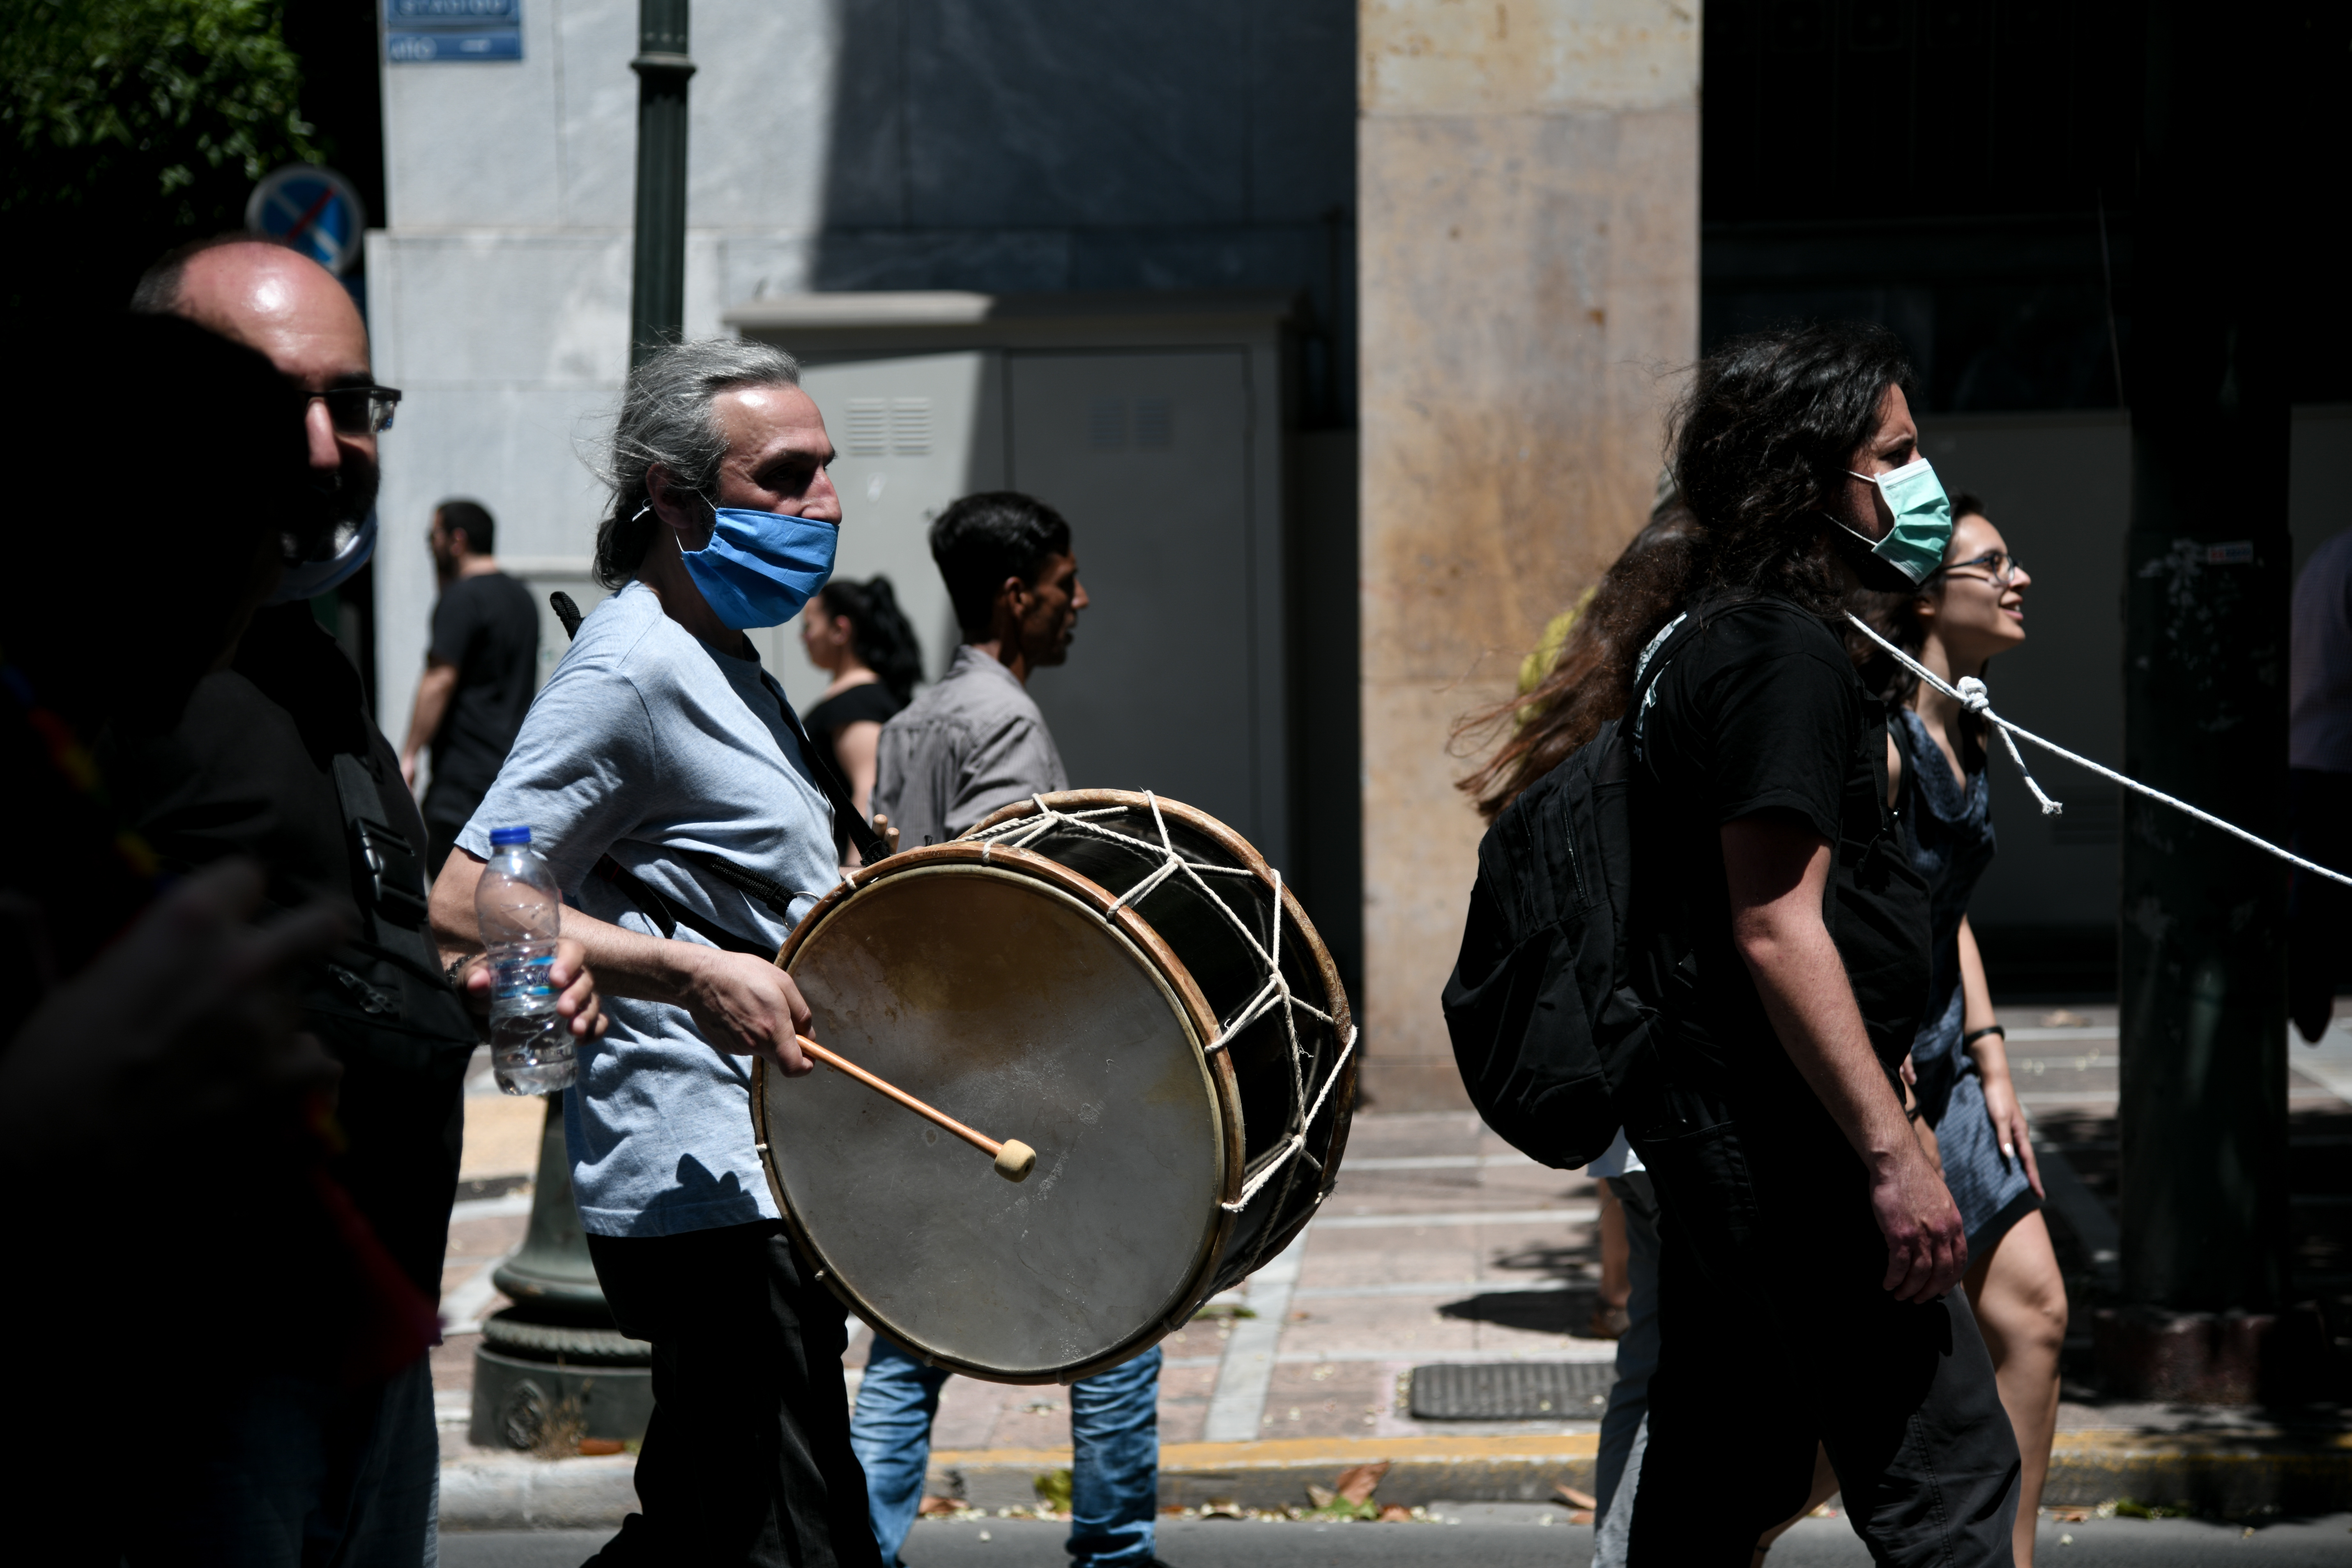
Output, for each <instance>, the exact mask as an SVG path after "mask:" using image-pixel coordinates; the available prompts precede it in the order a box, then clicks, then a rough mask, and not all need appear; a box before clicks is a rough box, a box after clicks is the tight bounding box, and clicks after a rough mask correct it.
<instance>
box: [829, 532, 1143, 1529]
mask: <svg viewBox="0 0 2352 1568" xmlns="http://www.w3.org/2000/svg"><path fill="white" fill-rule="evenodd" d="M931 558H932V559H933V560H934V561H936V562H938V563H939V566H940V575H941V576H942V577H944V578H946V579H947V585H948V597H949V598H950V600H951V601H953V603H954V605H955V612H956V621H957V623H958V625H960V626H961V627H962V629H963V637H964V641H963V646H961V647H959V648H957V649H956V656H955V662H954V663H952V664H950V666H949V667H948V673H947V676H946V678H945V679H942V680H940V683H939V684H938V685H936V686H933V687H931V688H930V689H929V690H927V691H924V692H923V693H921V694H920V695H919V696H918V697H917V698H916V699H915V700H914V701H913V702H912V703H910V704H909V705H908V708H907V709H906V710H905V711H904V712H902V713H900V714H898V716H897V717H896V718H894V719H892V720H891V721H889V722H888V723H887V724H885V725H883V726H882V740H881V743H880V748H879V754H878V756H877V759H876V776H875V781H874V809H875V810H877V812H881V813H883V814H884V815H886V816H888V817H889V819H890V821H891V823H892V824H893V825H894V826H897V827H898V830H899V832H900V834H901V837H900V839H899V847H900V848H902V849H908V848H913V847H916V846H918V845H922V844H936V843H941V842H944V841H945V840H947V839H950V838H952V837H955V836H956V835H957V834H960V833H961V832H963V831H964V830H965V829H966V828H968V827H970V826H971V825H972V824H974V823H975V822H978V821H979V820H980V819H981V818H982V817H983V816H987V815H988V814H989V813H990V812H992V811H994V810H995V809H996V808H997V807H999V806H1001V805H1009V804H1011V803H1012V802H1013V801H1018V800H1026V799H1028V798H1029V796H1031V795H1045V794H1049V793H1051V792H1052V791H1055V790H1060V789H1067V788H1068V787H1069V782H1070V781H1069V779H1068V777H1067V776H1066V774H1065V773H1063V771H1062V756H1061V753H1060V752H1057V751H1055V749H1054V737H1053V735H1052V734H1051V733H1049V732H1048V731H1047V730H1046V728H1045V716H1044V715H1042V714H1041V713H1039V712H1038V711H1037V704H1036V703H1035V702H1034V701H1033V700H1031V699H1030V696H1029V692H1028V680H1029V675H1030V672H1031V671H1033V670H1035V669H1039V668H1044V667H1045V666H1046V665H1053V664H1059V663H1061V662H1062V661H1063V660H1064V659H1066V658H1068V657H1069V652H1070V638H1071V637H1072V636H1073V635H1075V634H1076V630H1077V625H1078V612H1079V611H1080V610H1083V609H1085V608H1086V607H1087V591H1086V589H1085V588H1084V587H1083V586H1081V585H1080V584H1079V582H1078V563H1077V557H1076V555H1075V554H1073V553H1072V552H1071V549H1070V525H1069V524H1068V523H1066V522H1065V521H1062V519H1061V517H1060V515H1059V514H1057V513H1056V512H1055V510H1054V509H1053V508H1052V507H1049V506H1047V505H1045V503H1044V502H1043V501H1040V500H1034V499H1032V498H1031V497H1028V496H1024V495H1018V494H1015V493H1013V492H1012V491H1009V490H998V491H992V492H989V493H987V494H983V495H972V496H966V497H964V498H963V499H962V500H960V501H958V502H956V503H955V504H954V505H953V506H951V507H950V508H948V509H947V510H945V511H943V512H941V513H940V519H939V521H937V522H935V523H933V524H932V525H931ZM947 1380H948V1374H947V1373H945V1372H942V1371H940V1370H939V1369H937V1368H935V1367H928V1366H925V1365H924V1364H922V1363H920V1362H919V1361H917V1360H916V1359H915V1358H914V1357H913V1355H911V1354H910V1353H909V1352H908V1351H906V1350H905V1349H904V1348H902V1347H900V1346H898V1345H896V1344H893V1343H892V1342H890V1341H888V1340H887V1339H885V1338H883V1337H882V1336H881V1335H879V1334H877V1335H876V1336H875V1338H874V1348H873V1350H872V1351H871V1352H869V1353H868V1355H867V1357H866V1375H865V1378H864V1380H863V1381H862V1382H860V1383H859V1384H858V1387H857V1414H856V1417H855V1418H854V1420H853V1422H852V1424H851V1431H852V1441H853V1442H854V1443H855V1444H856V1448H857V1457H858V1458H859V1460H860V1461H862V1462H863V1463H864V1465H865V1467H866V1493H867V1496H868V1498H869V1499H870V1500H871V1501H870V1505H869V1506H870V1507H871V1509H872V1511H873V1516H874V1534H875V1536H876V1538H877V1540H878V1541H879V1542H881V1546H882V1554H883V1557H884V1559H885V1561H887V1562H895V1561H896V1560H897V1556H898V1547H899V1545H900V1544H901V1543H902V1542H904V1541H905V1540H906V1538H907V1531H908V1527H909V1526H911V1525H912V1524H913V1523H914V1521H915V1510H916V1508H917V1507H918V1505H919V1503H920V1502H921V1500H922V1490H923V1471H924V1468H925V1466H926V1464H927V1463H928V1461H929V1455H930V1443H931V1419H932V1417H933V1416H934V1415H937V1414H938V1413H939V1406H940V1386H941V1385H942V1384H945V1383H946V1382H947ZM1159 1415H1160V1352H1159V1351H1158V1350H1157V1349H1156V1348H1155V1349H1153V1350H1151V1351H1150V1352H1146V1353H1145V1354H1143V1355H1140V1356H1138V1357H1137V1358H1136V1359H1135V1360H1133V1361H1131V1362H1129V1363H1126V1364H1125V1365H1123V1366H1118V1367H1114V1368H1112V1369H1111V1370H1110V1371H1109V1372H1106V1373H1100V1374H1099V1375H1097V1376H1095V1377H1089V1378H1083V1379H1081V1380H1079V1381H1078V1382H1077V1383H1076V1384H1073V1385H1071V1388H1070V1443H1071V1447H1072V1448H1073V1450H1074V1453H1075V1463H1074V1464H1073V1466H1072V1469H1073V1475H1072V1486H1071V1495H1070V1537H1069V1542H1068V1548H1069V1552H1070V1556H1071V1558H1072V1559H1073V1565H1074V1568H1146V1565H1148V1564H1150V1563H1153V1562H1155V1561H1156V1559H1155V1558H1154V1557H1153V1555H1152V1548H1153V1546H1154V1544H1155V1531H1154V1519H1155V1516H1156V1515H1157V1514H1158V1512H1159V1503H1160V1497H1159V1490H1160V1426H1159Z"/></svg>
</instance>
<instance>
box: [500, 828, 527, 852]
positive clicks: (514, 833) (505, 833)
mask: <svg viewBox="0 0 2352 1568" xmlns="http://www.w3.org/2000/svg"><path fill="white" fill-rule="evenodd" d="M528 843H530V828H528V827H493V828H491V829H490V847H492V848H493V849H504V848H506V847H508V846H509V845H514V844H528Z"/></svg>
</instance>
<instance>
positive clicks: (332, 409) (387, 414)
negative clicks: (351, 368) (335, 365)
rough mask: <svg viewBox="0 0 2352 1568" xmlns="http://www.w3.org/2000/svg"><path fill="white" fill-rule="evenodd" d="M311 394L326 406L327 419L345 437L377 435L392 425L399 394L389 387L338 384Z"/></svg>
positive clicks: (398, 402)
mask: <svg viewBox="0 0 2352 1568" xmlns="http://www.w3.org/2000/svg"><path fill="white" fill-rule="evenodd" d="M310 395H311V397H312V398H314V399H316V400H317V401H319V402H321V403H324V404H325V405H327V419H328V421H329V423H331V424H332V425H333V426H334V427H335V428H336V429H337V430H339V431H341V433H342V434H343V435H346V436H375V435H381V434H382V433H383V432H384V431H386V430H389V429H391V428H392V413H393V410H394V409H395V408H397V407H399V406H400V393H399V391H398V390H397V389H396V388H394V387H389V386H336V387H330V388H329V389H328V390H326V391H325V392H314V393H312V394H310Z"/></svg>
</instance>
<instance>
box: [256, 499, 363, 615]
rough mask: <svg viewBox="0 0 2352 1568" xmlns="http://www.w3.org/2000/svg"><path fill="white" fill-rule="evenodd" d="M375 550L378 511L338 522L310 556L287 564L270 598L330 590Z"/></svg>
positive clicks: (283, 601) (285, 601)
mask: <svg viewBox="0 0 2352 1568" xmlns="http://www.w3.org/2000/svg"><path fill="white" fill-rule="evenodd" d="M374 553H375V513H374V512H373V511H370V512H369V513H368V514H367V516H366V517H365V518H364V519H362V521H359V522H358V523H355V524H354V523H348V522H347V523H343V524H341V526H339V527H338V528H337V529H336V530H335V531H334V532H333V533H331V534H330V535H329V536H328V538H327V540H326V542H325V543H323V544H321V545H320V548H319V552H318V553H317V554H316V555H314V556H312V557H311V558H310V560H308V561H300V562H297V563H294V564H292V565H290V566H289V567H287V568H286V575H285V576H283V577H281V578H279V579H278V588H277V591H276V592H274V593H272V594H271V595H269V602H270V603H271V604H273V605H290V604H292V603H293V602H294V601H295V600H297V599H315V598H317V597H318V596H319V595H321V594H331V593H332V592H334V591H335V590H336V589H337V588H340V587H341V586H342V585H343V584H344V583H345V582H346V581H347V580H349V579H350V577H351V576H352V574H354V573H356V572H357V571H358V570H359V569H360V568H361V567H362V566H364V565H366V564H367V563H368V557H369V556H371V555H373V554H374Z"/></svg>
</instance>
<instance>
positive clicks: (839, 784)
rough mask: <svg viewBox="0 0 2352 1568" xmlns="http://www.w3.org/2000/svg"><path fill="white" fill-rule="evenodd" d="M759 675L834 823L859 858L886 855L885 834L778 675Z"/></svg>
mask: <svg viewBox="0 0 2352 1568" xmlns="http://www.w3.org/2000/svg"><path fill="white" fill-rule="evenodd" d="M760 679H761V681H763V682H764V683H766V685H767V688H768V692H769V694H770V695H771V696H772V697H773V698H775V700H776V708H777V710H778V711H779V712H781V713H782V714H783V716H784V723H785V725H786V726H787V727H788V728H789V729H790V730H791V731H792V732H793V740H795V741H797V742H800V748H801V762H802V763H803V764H804V765H805V766H806V767H807V768H808V775H809V777H810V778H811V779H813V780H814V781H815V783H816V787H817V788H818V789H820V790H822V791H824V798H825V799H826V800H827V801H828V802H829V803H831V805H832V806H833V820H834V822H835V825H836V826H839V827H841V828H843V829H845V831H846V832H847V833H848V835H849V841H850V843H852V844H854V845H856V847H857V858H859V859H861V860H863V861H865V862H866V864H867V865H868V866H871V865H873V864H874V863H875V862H876V861H877V860H879V859H882V858H884V857H886V856H887V855H888V854H889V853H890V847H889V846H888V845H887V844H885V843H883V842H882V836H881V835H880V834H878V833H877V832H875V831H874V825H873V824H872V823H870V822H868V821H866V819H865V817H863V816H859V815H858V811H857V803H856V802H855V801H853V800H851V799H850V798H849V785H848V784H845V783H844V782H843V780H842V777H841V774H840V773H836V772H835V770H834V766H833V760H832V759H831V758H829V757H827V756H826V755H825V754H824V752H820V751H818V750H817V749H816V742H814V741H812V740H810V739H809V732H808V728H807V726H806V725H803V723H802V722H801V716H800V715H799V714H797V713H795V712H793V705H792V703H791V702H790V701H788V700H786V699H785V697H784V689H783V688H782V687H781V686H779V685H777V684H776V679H775V677H774V676H772V675H770V674H769V673H768V672H767V671H765V670H761V672H760Z"/></svg>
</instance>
